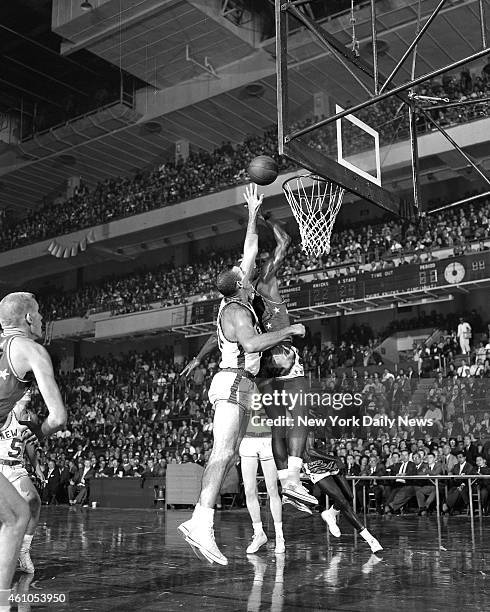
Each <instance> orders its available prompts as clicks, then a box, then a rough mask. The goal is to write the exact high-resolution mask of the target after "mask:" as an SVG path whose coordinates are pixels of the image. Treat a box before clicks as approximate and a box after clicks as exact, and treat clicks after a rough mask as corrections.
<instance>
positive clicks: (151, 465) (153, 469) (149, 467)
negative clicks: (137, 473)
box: [141, 459, 159, 478]
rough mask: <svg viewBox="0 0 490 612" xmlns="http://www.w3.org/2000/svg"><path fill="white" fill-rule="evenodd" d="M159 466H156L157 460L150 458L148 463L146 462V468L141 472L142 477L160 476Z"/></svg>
mask: <svg viewBox="0 0 490 612" xmlns="http://www.w3.org/2000/svg"><path fill="white" fill-rule="evenodd" d="M158 475H159V474H158V468H157V466H155V462H154V461H153V459H148V463H147V464H146V468H145V469H144V471H143V472H142V474H141V477H142V478H157V477H158Z"/></svg>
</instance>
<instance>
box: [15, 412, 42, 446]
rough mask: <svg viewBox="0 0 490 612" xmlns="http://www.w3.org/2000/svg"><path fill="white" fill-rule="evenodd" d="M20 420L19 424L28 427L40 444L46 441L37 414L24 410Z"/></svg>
mask: <svg viewBox="0 0 490 612" xmlns="http://www.w3.org/2000/svg"><path fill="white" fill-rule="evenodd" d="M18 420H19V424H20V425H24V427H28V428H29V429H30V430H31V431H32V433H33V434H34V435H35V436H36V438H37V439H38V440H39V441H40V442H41V441H42V440H43V439H44V437H45V436H44V434H43V432H42V430H41V424H40V423H39V419H38V418H37V416H36V415H35V414H33V413H32V412H30V411H29V410H27V409H24V410H23V411H22V413H21V415H20V416H19V419H18Z"/></svg>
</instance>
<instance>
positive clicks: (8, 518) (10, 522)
mask: <svg viewBox="0 0 490 612" xmlns="http://www.w3.org/2000/svg"><path fill="white" fill-rule="evenodd" d="M30 518H31V513H30V510H29V504H28V503H27V502H26V501H25V500H23V499H22V498H21V499H19V500H18V501H17V502H16V503H15V507H12V506H11V507H10V508H6V509H4V512H3V513H2V523H3V526H4V527H5V528H6V529H8V530H9V531H13V532H15V533H22V534H23V533H24V532H25V530H26V527H27V524H28V523H29V520H30Z"/></svg>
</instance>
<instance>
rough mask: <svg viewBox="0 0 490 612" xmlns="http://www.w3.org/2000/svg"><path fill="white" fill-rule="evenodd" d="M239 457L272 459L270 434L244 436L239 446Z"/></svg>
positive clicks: (262, 459)
mask: <svg viewBox="0 0 490 612" xmlns="http://www.w3.org/2000/svg"><path fill="white" fill-rule="evenodd" d="M238 452H239V454H240V457H257V458H258V459H260V460H261V461H267V460H268V459H273V454H272V438H271V437H270V436H267V437H263V438H261V437H260V436H250V437H247V436H245V437H244V438H243V440H242V441H241V444H240V448H239V451H238Z"/></svg>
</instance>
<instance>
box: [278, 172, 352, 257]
mask: <svg viewBox="0 0 490 612" xmlns="http://www.w3.org/2000/svg"><path fill="white" fill-rule="evenodd" d="M282 189H283V191H284V195H285V196H286V198H287V201H288V202H289V206H290V207H291V210H292V211H293V215H294V218H295V219H296V221H297V223H298V226H299V232H300V235H301V243H302V246H303V251H305V252H306V253H307V254H308V255H309V256H310V257H320V255H326V254H328V253H330V236H331V235H332V230H333V226H334V223H335V219H336V217H337V213H338V212H339V210H340V206H341V205H342V200H343V198H344V193H345V190H344V189H343V187H341V186H340V185H337V184H336V183H334V182H333V181H331V180H330V179H325V178H323V177H321V176H316V175H314V174H306V175H299V176H293V177H292V178H290V179H288V180H287V181H284V183H283V184H282Z"/></svg>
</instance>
